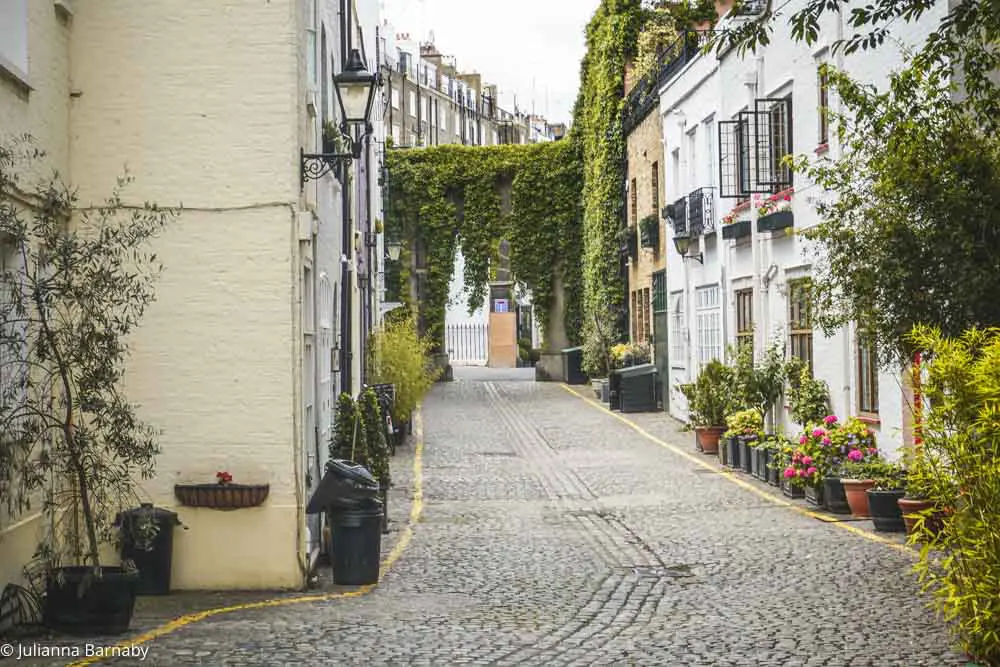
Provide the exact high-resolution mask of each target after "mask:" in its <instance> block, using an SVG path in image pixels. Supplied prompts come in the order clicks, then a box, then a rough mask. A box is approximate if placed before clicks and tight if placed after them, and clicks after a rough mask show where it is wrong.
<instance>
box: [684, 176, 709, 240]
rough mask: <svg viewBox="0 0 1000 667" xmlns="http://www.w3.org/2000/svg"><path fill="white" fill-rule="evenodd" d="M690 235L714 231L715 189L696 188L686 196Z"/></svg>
mask: <svg viewBox="0 0 1000 667" xmlns="http://www.w3.org/2000/svg"><path fill="white" fill-rule="evenodd" d="M687 201H688V226H689V228H690V229H691V235H692V236H695V235H698V234H708V233H709V232H714V231H715V188H710V187H706V188H698V189H697V190H695V191H694V192H692V193H691V194H689V195H688V196H687Z"/></svg>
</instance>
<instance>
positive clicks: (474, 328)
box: [445, 322, 489, 366]
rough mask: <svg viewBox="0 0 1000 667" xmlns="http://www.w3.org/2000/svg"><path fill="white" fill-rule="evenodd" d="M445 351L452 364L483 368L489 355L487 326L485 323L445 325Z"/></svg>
mask: <svg viewBox="0 0 1000 667" xmlns="http://www.w3.org/2000/svg"><path fill="white" fill-rule="evenodd" d="M445 349H447V350H448V356H449V357H451V359H450V361H451V363H453V364H456V365H459V366H485V365H486V357H487V355H488V353H489V325H488V324H487V323H486V322H454V323H449V324H445Z"/></svg>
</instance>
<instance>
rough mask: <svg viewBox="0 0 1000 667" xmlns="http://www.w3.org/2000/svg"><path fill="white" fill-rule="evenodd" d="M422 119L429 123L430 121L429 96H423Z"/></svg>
mask: <svg viewBox="0 0 1000 667" xmlns="http://www.w3.org/2000/svg"><path fill="white" fill-rule="evenodd" d="M423 119H424V120H425V121H427V122H428V123H430V121H431V98H430V97H425V98H424V115H423Z"/></svg>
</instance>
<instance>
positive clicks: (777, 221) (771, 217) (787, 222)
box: [757, 211, 795, 232]
mask: <svg viewBox="0 0 1000 667" xmlns="http://www.w3.org/2000/svg"><path fill="white" fill-rule="evenodd" d="M794 222H795V219H794V218H793V217H792V212H791V211H775V212H774V213H768V214H767V215H764V216H761V217H759V218H757V231H758V232H771V231H774V230H776V229H785V228H786V227H791V226H792V225H793V224H794Z"/></svg>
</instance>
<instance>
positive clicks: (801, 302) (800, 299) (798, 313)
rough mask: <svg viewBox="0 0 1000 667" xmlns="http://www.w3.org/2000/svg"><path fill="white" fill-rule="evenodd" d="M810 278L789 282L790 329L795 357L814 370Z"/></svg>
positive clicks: (790, 340)
mask: <svg viewBox="0 0 1000 667" xmlns="http://www.w3.org/2000/svg"><path fill="white" fill-rule="evenodd" d="M809 310H810V306H809V279H808V278H800V279H798V280H790V281H789V282H788V330H789V344H790V347H791V350H790V352H791V354H792V356H793V357H798V358H799V359H801V360H802V361H804V362H806V365H807V366H808V367H809V372H810V373H812V370H813V334H812V314H811V313H810V312H809Z"/></svg>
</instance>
